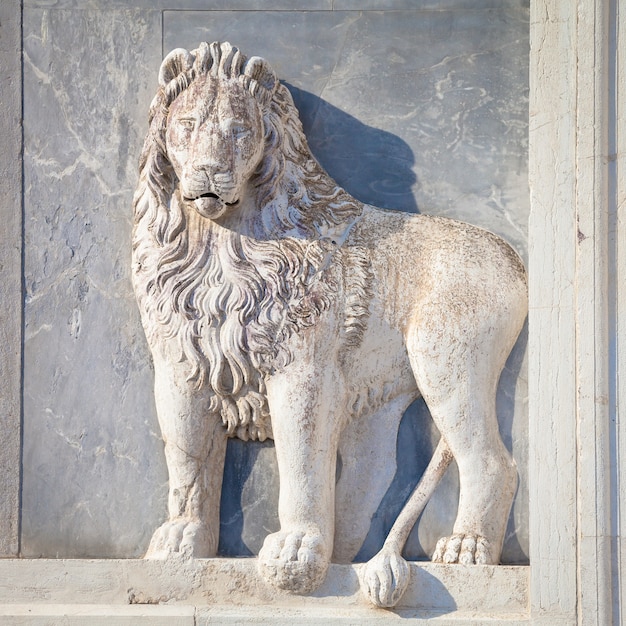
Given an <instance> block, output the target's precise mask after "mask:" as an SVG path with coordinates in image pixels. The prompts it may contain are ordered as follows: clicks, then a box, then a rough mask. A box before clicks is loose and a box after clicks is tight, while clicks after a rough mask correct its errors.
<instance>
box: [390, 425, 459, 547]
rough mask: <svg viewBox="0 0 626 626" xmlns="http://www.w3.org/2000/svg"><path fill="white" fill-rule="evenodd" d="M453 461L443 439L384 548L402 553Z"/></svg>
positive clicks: (399, 516) (440, 440) (393, 527)
mask: <svg viewBox="0 0 626 626" xmlns="http://www.w3.org/2000/svg"><path fill="white" fill-rule="evenodd" d="M452 459H453V456H452V452H450V448H448V444H447V443H446V442H445V440H444V438H443V437H441V439H439V443H438V444H437V447H436V448H435V452H434V454H433V456H432V459H431V460H430V463H429V464H428V467H427V468H426V470H425V471H424V474H423V475H422V478H421V479H420V481H419V483H417V486H416V487H415V489H414V490H413V492H412V493H411V495H410V497H409V499H408V500H407V502H406V504H405V505H404V507H403V508H402V511H400V515H398V517H397V519H396V521H395V523H394V525H393V526H392V528H391V530H390V531H389V535H387V539H386V540H385V544H384V547H386V548H391V549H394V550H395V551H396V552H397V554H401V553H402V550H403V549H404V544H405V543H406V540H407V539H408V538H409V533H410V532H411V530H412V529H413V526H415V522H417V518H418V517H419V516H420V515H421V513H422V511H423V510H424V507H425V506H426V503H427V502H428V500H430V497H431V496H432V495H433V492H434V491H435V489H436V487H437V485H438V484H439V482H440V481H441V479H442V478H443V475H444V473H445V471H446V469H448V465H450V462H451V461H452Z"/></svg>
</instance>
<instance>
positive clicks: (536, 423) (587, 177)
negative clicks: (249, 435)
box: [0, 0, 626, 625]
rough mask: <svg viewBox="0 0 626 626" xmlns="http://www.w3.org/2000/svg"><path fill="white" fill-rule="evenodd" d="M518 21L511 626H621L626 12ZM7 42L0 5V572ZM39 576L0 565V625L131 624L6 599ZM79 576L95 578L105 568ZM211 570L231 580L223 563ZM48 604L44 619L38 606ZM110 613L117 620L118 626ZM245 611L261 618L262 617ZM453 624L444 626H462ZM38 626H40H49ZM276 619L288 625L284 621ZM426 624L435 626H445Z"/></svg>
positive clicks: (7, 549) (13, 240) (9, 347)
mask: <svg viewBox="0 0 626 626" xmlns="http://www.w3.org/2000/svg"><path fill="white" fill-rule="evenodd" d="M128 4H131V2H130V1H129V2H128ZM137 4H140V3H139V2H137ZM181 4H184V2H182V3H181ZM620 4H621V6H620ZM328 8H330V7H328ZM620 9H621V10H620ZM530 16H531V17H530V29H531V31H530V41H531V51H530V154H529V175H530V188H531V217H530V227H529V243H530V261H529V270H530V277H531V285H530V289H531V290H530V315H529V376H530V381H529V382H530V389H529V393H530V408H529V420H530V433H529V437H530V442H529V443H530V455H531V456H530V464H529V467H530V477H529V480H530V485H529V487H530V531H531V535H530V549H531V554H530V562H531V565H530V566H529V567H527V568H520V569H521V570H523V571H526V572H528V573H529V577H530V583H529V585H530V586H529V590H528V593H529V606H528V613H527V614H526V615H525V616H520V619H518V620H515V623H537V624H560V623H562V624H574V623H583V624H602V625H605V624H611V623H614V624H618V623H620V620H623V619H624V608H623V604H624V597H625V596H626V571H624V570H625V568H626V551H625V548H624V547H623V546H622V541H621V538H622V537H623V536H624V534H625V531H626V516H624V515H621V513H622V508H623V507H626V487H624V485H623V484H622V479H621V476H620V471H619V465H620V461H621V459H622V457H623V456H624V455H625V454H626V429H624V428H622V427H621V423H620V408H621V407H624V406H626V404H625V403H626V399H625V398H626V382H625V380H626V377H624V376H622V377H621V379H620V378H619V376H618V373H619V371H620V369H622V370H623V369H624V368H626V357H625V356H624V351H623V350H620V347H621V343H620V331H621V334H622V335H623V334H624V332H626V288H624V287H623V286H622V284H623V283H624V282H625V281H626V278H625V276H624V274H625V272H626V216H625V215H624V211H626V115H625V114H624V110H623V109H624V108H625V107H626V93H625V92H626V45H624V44H625V42H624V41H623V39H624V31H625V30H626V8H624V3H623V2H622V3H620V0H579V1H578V2H570V1H569V0H531V13H530ZM20 35H21V3H2V4H1V5H0V68H1V69H0V75H1V76H2V78H3V82H2V85H3V87H2V91H1V93H0V102H1V104H2V106H1V107H0V136H2V140H3V146H4V148H5V150H4V156H5V158H4V159H2V163H1V164H0V211H2V224H3V235H4V236H3V239H2V244H1V245H0V281H1V283H0V284H2V290H1V291H0V311H1V319H2V324H1V330H0V332H2V340H1V341H0V346H1V347H0V411H1V412H0V419H1V420H2V427H1V429H0V433H1V435H0V437H1V439H0V442H1V444H2V446H1V449H2V455H0V457H1V459H0V489H2V494H3V497H2V504H1V505H0V529H1V531H2V532H0V554H2V555H4V556H17V555H18V554H19V540H18V538H19V528H18V511H19V499H20V496H19V493H20V475H19V474H20V473H19V467H20V449H21V432H20V431H21V380H20V378H21V365H20V363H21V349H22V348H21V346H22V338H21V335H22V333H21V330H22V321H21V307H20V305H19V304H18V303H20V302H22V301H23V296H22V285H21V275H22V271H21V267H22V250H21V246H22V223H21V215H22V189H21V180H22V175H21V171H22V164H21V157H22V131H21V124H20V122H19V121H20V119H21V114H22V107H21V89H20V84H21V54H20V52H21V43H20V40H19V39H20ZM620 44H621V45H620ZM620 287H621V289H620ZM620 366H621V367H620ZM622 492H623V493H622ZM42 563H47V564H49V567H51V568H52V570H51V571H49V575H52V576H58V577H60V579H63V578H64V576H65V575H66V574H65V572H66V571H67V567H68V565H67V564H68V563H70V562H65V561H53V562H50V561H46V562H41V561H15V560H12V559H11V560H7V561H4V562H2V571H3V573H4V575H3V577H2V579H3V580H4V581H6V582H5V583H3V591H2V593H1V595H0V603H7V602H9V603H12V609H11V607H8V605H7V604H4V607H3V610H4V609H7V607H8V608H9V609H10V610H9V613H7V612H6V611H4V612H0V620H2V618H3V616H7V615H13V616H18V615H23V616H25V618H24V619H25V621H23V622H21V620H17V621H16V620H13V621H11V623H37V622H36V621H28V622H26V620H30V617H28V616H29V615H30V616H31V617H34V616H35V614H37V613H38V612H39V613H40V614H42V615H43V614H50V615H51V614H56V615H59V616H61V615H69V614H71V613H72V611H74V614H76V615H79V617H78V618H77V620H75V621H73V622H72V621H68V622H67V623H85V617H86V616H89V615H90V616H93V617H94V619H93V621H92V620H90V623H100V622H101V623H105V622H104V621H103V619H106V618H107V617H106V616H107V615H108V616H110V617H113V616H114V615H117V617H118V618H119V619H117V618H116V620H115V623H139V622H138V621H137V616H138V615H139V614H140V611H134V610H131V609H133V607H131V606H129V607H126V609H128V610H126V609H124V610H122V609H121V608H120V607H119V606H118V607H116V608H114V607H113V606H110V605H108V604H106V605H105V606H101V605H96V604H90V605H89V607H88V608H87V609H85V610H82V612H81V609H80V608H79V607H80V606H84V605H79V604H77V605H75V606H74V609H72V608H71V607H70V608H68V605H67V604H66V603H65V601H63V605H62V607H59V606H58V605H57V604H55V602H56V601H54V600H52V601H50V600H46V596H45V594H38V593H33V594H32V597H31V598H30V599H29V600H26V601H25V600H19V599H18V597H17V596H16V595H15V593H14V588H13V590H11V586H10V583H11V582H15V583H18V581H19V580H20V578H17V577H15V576H14V575H13V574H12V572H13V571H15V572H16V573H17V572H18V571H19V570H20V569H21V568H26V569H28V570H30V574H29V576H30V577H31V579H32V576H37V572H38V571H39V570H38V566H41V564H42ZM75 563H82V561H81V562H75ZM86 563H91V564H92V566H93V567H101V566H103V564H104V563H106V562H105V561H98V562H86ZM110 563H120V562H119V561H118V562H115V561H113V562H110ZM140 567H142V566H140ZM224 567H226V568H229V567H234V565H233V564H232V561H230V562H229V561H227V562H225V563H224ZM339 567H342V568H345V569H346V571H348V570H349V571H352V570H353V568H352V567H351V566H339ZM416 567H418V566H416ZM428 567H429V566H428V565H424V566H419V569H420V570H424V571H427V570H428ZM434 567H437V566H434ZM439 567H443V566H439ZM342 571H343V570H342ZM21 579H22V580H26V579H25V578H21ZM509 582H510V583H511V582H513V581H509ZM46 601H47V602H49V604H48V605H47V606H46V607H42V606H41V605H40V604H39V603H45V602H46ZM19 602H26V603H27V604H26V605H23V604H19ZM78 602H79V603H80V600H78ZM105 602H108V601H105ZM183 608H184V607H182V606H181V607H180V609H179V612H180V611H183ZM107 610H108V611H109V612H108V613H107ZM208 610H209V609H208V608H207V611H208ZM238 610H239V609H238ZM316 610H321V609H319V607H318V609H316ZM19 611H22V613H19ZM55 611H56V613H55ZM116 611H117V613H116ZM120 611H122V613H124V611H126V613H124V615H126V617H124V615H122V614H121V613H120ZM158 611H162V613H161V614H160V617H159V616H158V615H157V612H158ZM168 611H169V613H168ZM185 611H186V612H185ZM185 611H183V612H185V616H182V613H181V617H180V619H174V614H175V613H176V609H175V608H174V607H170V606H169V605H168V606H167V607H161V606H159V607H146V608H145V610H144V612H145V613H146V614H147V615H151V616H152V617H148V619H150V621H149V623H152V624H157V623H161V622H162V623H181V624H182V623H194V622H193V621H189V620H188V619H187V617H189V619H191V620H194V619H196V618H195V617H194V614H195V615H196V617H200V616H199V614H196V613H195V611H192V609H191V608H189V607H187V608H185ZM255 611H257V612H259V613H258V614H259V615H261V613H262V612H263V608H262V607H256V608H255ZM372 611H374V612H373V613H372V620H371V621H376V622H377V623H380V622H384V621H388V620H391V619H392V618H396V619H397V616H396V615H394V614H390V613H384V612H377V611H375V610H372ZM244 612H245V611H244ZM166 613H168V615H166ZM237 615H239V613H237V614H235V615H232V616H231V619H237ZM309 615H310V614H309ZM333 615H334V614H333ZM453 615H455V614H450V617H451V621H453V622H454V623H455V624H459V623H463V621H462V620H461V621H459V620H457V619H456V618H454V617H453ZM103 616H104V617H103ZM128 616H130V617H128ZM292 617H293V616H292ZM494 617H497V616H494ZM157 618H158V619H157ZM44 619H45V617H42V621H41V622H40V623H47V622H45V621H43V620H44ZM159 619H160V620H161V621H158V620H159ZM208 619H209V616H208V613H207V614H206V620H207V621H208ZM285 619H287V620H288V619H289V617H288V616H287V615H286V614H285ZM81 620H82V621H81ZM168 620H169V621H168ZM223 621H228V620H227V619H226V617H224V619H223ZM368 621H369V619H368ZM434 621H436V622H437V623H440V624H441V623H445V622H446V621H447V619H446V618H445V617H444V618H435V620H434ZM478 622H479V620H476V619H473V620H471V621H470V622H467V623H478ZM146 623H148V621H147V620H146ZM195 623H202V621H201V620H200V621H196V622H195ZM509 623H511V622H509Z"/></svg>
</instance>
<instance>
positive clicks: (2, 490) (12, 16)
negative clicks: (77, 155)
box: [0, 2, 22, 557]
mask: <svg viewBox="0 0 626 626" xmlns="http://www.w3.org/2000/svg"><path fill="white" fill-rule="evenodd" d="M21 13H22V9H21V2H2V3H0V84H1V85H2V88H1V90H0V141H1V142H2V143H1V145H2V147H3V149H2V158H0V223H1V224H2V228H1V231H0V232H1V236H0V556H4V557H6V556H16V555H17V554H18V552H19V503H20V458H21V451H20V440H21V372H22V69H21V49H22V42H21V17H22V16H21Z"/></svg>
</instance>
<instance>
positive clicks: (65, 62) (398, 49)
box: [23, 0, 529, 562]
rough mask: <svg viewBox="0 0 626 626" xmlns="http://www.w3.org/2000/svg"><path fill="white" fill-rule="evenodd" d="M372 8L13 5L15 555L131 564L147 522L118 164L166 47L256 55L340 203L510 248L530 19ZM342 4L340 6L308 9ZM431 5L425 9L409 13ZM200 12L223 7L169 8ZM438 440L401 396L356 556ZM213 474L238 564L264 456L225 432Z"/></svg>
mask: <svg viewBox="0 0 626 626" xmlns="http://www.w3.org/2000/svg"><path fill="white" fill-rule="evenodd" d="M386 1H387V3H386V4H384V3H377V4H376V8H378V9H381V10H378V11H367V10H363V11H361V10H357V9H363V8H368V7H369V6H370V5H368V4H366V0H363V1H362V2H357V1H356V0H355V1H354V2H350V0H334V4H333V3H331V2H329V1H326V0H324V1H322V0H318V2H316V3H306V8H307V9H309V10H307V11H300V10H290V11H284V10H280V9H284V8H285V6H284V5H285V3H284V2H283V3H282V4H281V3H280V2H277V1H272V2H270V0H237V2H236V3H235V2H229V3H227V4H226V3H224V2H222V1H221V0H220V2H210V3H209V2H200V0H197V1H196V0H184V2H176V3H174V2H171V1H167V0H157V1H156V2H150V3H148V2H147V1H144V0H128V1H126V0H113V1H111V2H105V0H89V1H88V2H78V0H26V6H27V7H32V8H27V9H26V10H25V12H24V50H25V57H24V71H25V82H24V88H25V102H24V115H25V119H24V129H25V131H24V132H25V184H26V193H25V226H24V232H25V237H26V246H27V247H26V256H25V264H26V267H25V285H26V303H25V322H26V329H25V331H26V341H25V349H24V350H25V353H24V360H25V365H24V376H25V382H24V468H25V469H24V486H23V501H24V515H23V546H24V553H25V554H26V555H27V556H39V555H43V556H63V557H82V556H101V557H118V556H119V557H131V556H138V555H140V554H141V553H142V552H143V551H144V550H145V548H146V547H147V542H148V540H149V537H150V533H151V531H152V530H153V528H155V527H156V526H157V525H158V523H159V522H160V521H161V519H162V517H163V516H164V514H165V498H166V481H167V474H166V470H165V463H164V457H163V449H162V442H161V440H160V435H159V432H158V426H157V421H156V415H155V412H154V404H153V399H152V390H151V385H152V371H151V364H150V358H149V354H148V350H147V347H146V344H145V340H144V338H143V331H142V330H141V327H140V323H139V316H138V314H137V311H136V305H135V303H134V299H133V296H132V292H131V286H130V279H129V262H130V219H131V196H132V190H133V187H134V184H135V180H136V162H137V158H138V154H139V150H140V148H141V142H142V139H143V134H144V132H145V129H146V123H147V119H146V118H147V110H148V106H149V103H150V100H151V98H152V96H153V94H154V90H155V89H156V76H157V71H158V67H159V63H160V60H161V58H162V55H163V54H164V53H166V52H167V51H169V50H170V49H172V48H174V47H179V46H185V47H190V48H191V47H195V46H196V45H197V44H198V43H199V42H200V41H203V40H208V41H213V40H216V39H228V40H230V41H231V42H232V43H233V44H236V45H238V46H239V47H240V48H241V49H242V50H243V52H244V53H246V54H257V55H262V56H265V57H266V58H268V59H269V60H270V62H271V63H272V65H273V66H274V67H275V69H276V70H277V72H278V73H279V75H280V76H281V77H282V78H284V79H285V80H286V81H287V82H288V84H289V86H290V88H291V90H292V93H293V95H294V99H295V101H296V104H297V105H298V107H299V108H300V110H301V114H302V118H303V123H304V126H305V130H306V132H307V135H308V137H309V140H310V143H311V146H312V149H313V151H314V153H315V154H316V156H317V157H318V158H319V159H320V161H321V162H322V164H323V165H324V166H325V167H326V168H327V169H328V170H329V172H330V173H331V175H333V176H334V177H335V178H336V179H337V180H338V181H339V182H340V183H341V184H343V185H344V186H345V187H346V188H347V189H348V190H349V191H350V192H351V193H353V194H354V195H355V196H356V197H358V198H360V199H362V200H364V201H367V202H371V203H374V204H376V205H378V206H385V207H390V208H398V209H402V210H407V211H424V212H429V213H438V214H441V215H449V216H454V217H460V218H462V219H466V220H467V221H469V222H472V223H475V224H478V225H481V226H485V227H487V228H489V229H491V230H493V231H495V232H498V233H500V234H502V235H503V236H504V237H505V238H506V239H508V240H509V241H510V242H511V243H513V244H514V245H515V247H516V248H517V249H518V250H519V251H520V253H521V254H522V255H525V251H526V220H527V216H528V204H529V203H528V189H527V186H526V160H527V158H526V130H527V122H526V120H527V78H526V76H527V57H528V12H527V10H526V9H525V8H524V7H523V6H522V3H517V2H510V3H509V2H507V3H506V4H501V3H498V4H497V7H499V8H497V10H496V9H494V8H493V6H494V3H492V2H489V1H488V0H485V1H484V2H479V3H472V4H473V10H467V2H466V1H465V0H445V1H442V2H437V3H435V1H434V0H432V1H431V0H428V2H426V1H424V2H417V3H410V4H409V5H408V6H407V4H406V3H405V2H403V1H402V0H397V1H395V2H394V1H392V0H386ZM340 3H343V4H341V6H342V7H343V8H346V9H351V10H346V11H338V10H334V11H331V10H313V9H330V8H331V7H332V6H334V7H335V9H337V8H340ZM435 4H436V5H437V8H439V9H442V10H437V11H433V10H417V9H418V8H424V9H432V8H435ZM288 5H289V7H291V8H293V9H297V8H300V7H299V5H297V4H295V3H291V2H290V3H288ZM518 5H519V6H518ZM121 6H129V7H130V6H134V7H143V8H140V9H138V10H121V9H119V8H118V7H121ZM149 6H152V7H155V8H158V9H161V8H164V9H177V10H171V11H169V10H167V11H165V12H163V13H162V12H161V11H157V10H154V11H151V10H146V8H148V7H149ZM302 6H304V5H302ZM35 7H37V8H35ZM60 7H65V10H61V9H60ZM208 7H210V8H212V9H220V8H224V9H229V10H220V11H218V10H211V11H209V10H206V11H187V10H180V9H189V8H208ZM405 7H407V8H406V10H398V9H403V8H405ZM489 7H492V8H489ZM270 8H271V9H274V10H269V9H270ZM386 8H392V9H396V10H393V11H387V10H382V9H386ZM234 9H257V10H234ZM264 9H268V10H264ZM352 9H354V10H352ZM443 9H446V10H443ZM161 19H162V20H163V21H162V22H161ZM524 350H525V335H524V337H523V338H522V340H521V341H520V342H519V344H518V347H517V348H516V350H515V351H514V353H513V355H512V356H511V358H510V359H509V362H508V364H507V369H506V370H505V373H504V375H503V380H502V382H501V385H500V390H499V395H498V409H499V414H500V416H501V428H502V431H503V435H504V438H505V442H506V443H507V445H508V446H509V448H511V449H512V450H513V453H514V456H515V458H516V459H517V462H518V466H519V468H520V474H521V477H522V482H521V487H520V490H519V493H518V496H517V499H516V501H515V505H514V509H513V513H512V516H511V521H510V524H509V533H508V536H507V542H506V545H505V555H504V558H505V560H506V561H508V562H523V561H525V559H526V554H527V545H528V540H527V512H528V504H527V489H526V484H527V483H526V474H527V460H526V459H527V436H526V426H527V409H526V380H525V371H526V369H525V364H524ZM436 436H437V434H436V429H434V427H433V425H432V423H431V421H430V418H429V416H428V413H427V411H426V409H425V406H424V405H423V403H420V402H418V403H416V404H415V405H414V406H413V407H412V408H411V409H410V410H409V411H408V412H407V415H406V416H405V417H404V419H403V422H402V425H401V434H400V437H399V438H398V471H397V474H396V477H395V478H394V481H393V483H392V485H391V487H390V489H389V491H388V493H387V495H386V496H385V498H384V499H383V502H382V503H381V504H380V506H379V509H378V512H377V513H376V516H375V518H374V519H373V520H372V525H371V528H370V531H369V533H368V535H367V537H365V538H364V544H363V548H362V549H361V553H360V555H359V556H360V558H367V557H368V556H369V555H370V554H372V553H373V552H374V551H375V550H376V549H377V548H378V547H379V546H380V543H381V541H382V538H383V536H384V533H385V532H386V531H387V530H388V529H389V527H390V525H391V523H392V522H393V519H394V517H395V515H396V514H397V512H398V510H399V509H400V507H401V506H402V503H403V501H404V500H405V499H406V497H407V495H408V493H409V491H410V490H411V488H412V486H413V485H414V484H415V482H416V480H417V478H418V477H419V475H420V473H421V471H423V468H424V467H425V465H426V463H427V461H428V457H429V455H430V453H431V451H432V447H433V444H434V442H435V440H436ZM224 484H225V489H224V493H223V497H222V528H221V544H220V550H221V552H222V554H225V555H233V556H234V555H250V554H254V553H255V552H257V551H258V549H259V548H260V546H261V543H262V540H263V537H264V536H265V534H267V532H269V531H271V530H273V529H275V528H276V526H277V515H276V502H277V488H278V477H277V470H276V462H275V455H274V451H273V446H272V444H271V443H264V444H250V443H242V442H238V441H236V440H233V441H231V442H230V444H229V450H228V460H227V468H226V471H225V483H224ZM457 489H458V477H457V476H456V474H455V471H454V470H452V471H451V472H450V473H449V475H448V476H447V477H446V480H445V482H444V484H443V485H442V487H441V488H440V489H439V490H438V492H437V494H436V496H435V497H434V498H433V501H432V502H431V503H430V505H429V506H428V508H427V510H426V511H425V513H424V516H423V519H422V521H421V523H420V524H419V527H418V528H417V529H416V530H415V531H414V533H413V534H412V536H411V538H410V540H409V544H408V547H407V553H408V555H409V556H412V557H416V558H422V557H424V556H425V555H426V554H428V553H429V552H430V551H431V550H432V547H433V545H434V541H435V539H436V538H437V536H438V535H439V534H440V533H442V532H446V531H448V530H449V529H450V527H451V524H452V522H453V520H454V515H455V512H456V511H455V507H456V497H457V494H456V491H457Z"/></svg>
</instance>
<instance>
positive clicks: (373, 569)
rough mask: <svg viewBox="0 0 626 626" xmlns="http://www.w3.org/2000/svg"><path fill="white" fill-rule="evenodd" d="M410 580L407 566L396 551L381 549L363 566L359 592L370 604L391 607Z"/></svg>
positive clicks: (409, 571)
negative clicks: (360, 591) (361, 592)
mask: <svg viewBox="0 0 626 626" xmlns="http://www.w3.org/2000/svg"><path fill="white" fill-rule="evenodd" d="M410 579H411V569H410V567H409V564H408V563H407V562H406V561H405V560H404V559H403V558H402V556H401V555H400V554H399V553H398V552H397V551H396V550H393V549H391V548H384V547H383V549H382V550H381V551H380V552H379V553H378V554H377V555H376V556H374V557H372V558H371V559H370V560H369V561H368V562H367V563H366V564H365V568H364V570H363V573H362V575H361V590H362V591H363V593H364V594H365V595H366V596H367V597H368V599H369V600H370V602H371V603H372V604H374V605H376V606H380V607H391V606H395V605H396V604H397V603H398V601H399V600H400V598H401V597H402V594H404V592H405V591H406V588H407V587H408V585H409V580H410Z"/></svg>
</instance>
